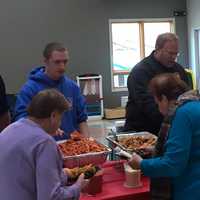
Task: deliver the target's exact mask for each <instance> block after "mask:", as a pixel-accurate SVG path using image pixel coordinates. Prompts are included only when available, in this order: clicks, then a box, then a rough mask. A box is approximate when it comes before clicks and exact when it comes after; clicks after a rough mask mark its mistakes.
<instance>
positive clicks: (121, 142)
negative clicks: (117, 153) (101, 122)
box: [106, 132, 157, 156]
mask: <svg viewBox="0 0 200 200" xmlns="http://www.w3.org/2000/svg"><path fill="white" fill-rule="evenodd" d="M106 139H107V140H108V141H109V142H111V144H112V145H113V146H118V147H119V148H121V149H122V150H124V151H127V152H128V153H133V152H136V153H139V154H140V155H141V156H145V155H144V152H143V151H142V150H141V149H142V148H146V147H154V146H155V144H156V141H157V136H155V135H153V134H151V133H149V132H133V133H131V132H130V133H127V132H126V133H114V134H111V135H109V136H107V137H106Z"/></svg>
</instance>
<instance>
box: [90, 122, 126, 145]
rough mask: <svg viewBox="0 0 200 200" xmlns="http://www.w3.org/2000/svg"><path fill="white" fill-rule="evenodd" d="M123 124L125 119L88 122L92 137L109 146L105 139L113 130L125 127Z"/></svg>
mask: <svg viewBox="0 0 200 200" xmlns="http://www.w3.org/2000/svg"><path fill="white" fill-rule="evenodd" d="M123 124H124V119H116V120H89V121H88V125H89V131H90V136H91V137H94V138H95V139H96V140H97V141H99V142H101V143H103V144H107V141H106V139H105V138H106V136H107V135H108V133H109V132H111V129H113V130H115V129H116V127H120V126H123Z"/></svg>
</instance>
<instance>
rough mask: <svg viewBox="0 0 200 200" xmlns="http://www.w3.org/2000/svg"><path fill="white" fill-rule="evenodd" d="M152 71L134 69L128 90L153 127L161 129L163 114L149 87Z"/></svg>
mask: <svg viewBox="0 0 200 200" xmlns="http://www.w3.org/2000/svg"><path fill="white" fill-rule="evenodd" d="M151 73H152V72H148V71H146V70H141V69H137V70H134V71H133V73H131V74H130V77H129V79H128V90H129V95H131V98H132V99H134V101H135V102H136V104H137V106H138V108H139V110H141V111H142V112H143V113H144V114H145V116H146V118H148V120H149V124H152V127H155V129H158V130H159V128H160V124H161V122H162V120H163V116H162V115H161V113H160V112H159V110H158V106H157V105H156V103H155V100H154V98H153V96H152V95H151V94H150V92H149V89H148V85H149V82H150V80H151V78H152V77H151V76H152V75H151Z"/></svg>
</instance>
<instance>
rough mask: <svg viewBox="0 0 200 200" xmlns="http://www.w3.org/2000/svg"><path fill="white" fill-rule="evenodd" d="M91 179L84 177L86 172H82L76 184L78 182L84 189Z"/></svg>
mask: <svg viewBox="0 0 200 200" xmlns="http://www.w3.org/2000/svg"><path fill="white" fill-rule="evenodd" d="M88 182H89V180H88V179H84V174H83V173H82V174H81V175H80V176H79V177H78V180H77V181H76V184H78V185H79V186H80V188H81V190H82V189H84V188H85V187H86V186H87V184H88Z"/></svg>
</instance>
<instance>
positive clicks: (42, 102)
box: [27, 89, 69, 119]
mask: <svg viewBox="0 0 200 200" xmlns="http://www.w3.org/2000/svg"><path fill="white" fill-rule="evenodd" d="M68 108H69V104H68V101H67V100H66V99H65V97H64V95H63V94H61V93H60V92H59V91H57V90H55V89H46V90H43V91H40V92H39V93H38V94H37V95H35V96H34V97H33V99H32V101H31V103H30V104H29V106H28V108H27V112H28V115H29V116H31V117H35V118H38V119H45V118H49V117H50V116H51V113H52V112H54V111H57V112H59V113H61V114H62V113H63V112H64V111H66V110H68Z"/></svg>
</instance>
